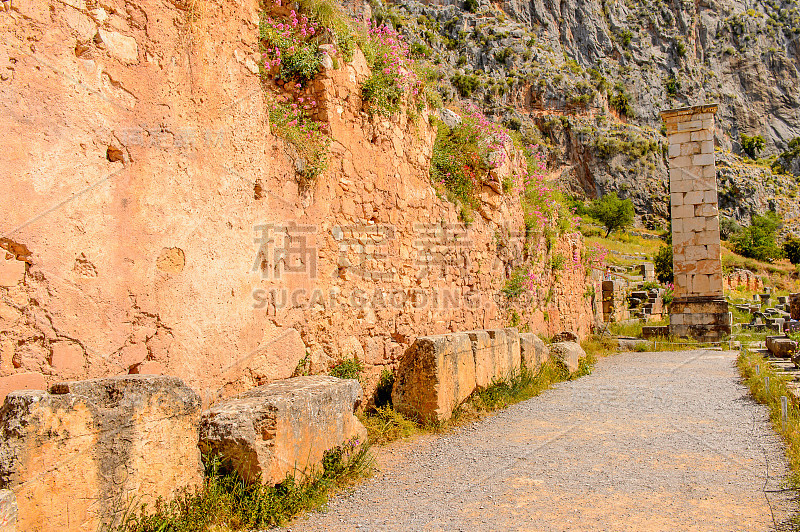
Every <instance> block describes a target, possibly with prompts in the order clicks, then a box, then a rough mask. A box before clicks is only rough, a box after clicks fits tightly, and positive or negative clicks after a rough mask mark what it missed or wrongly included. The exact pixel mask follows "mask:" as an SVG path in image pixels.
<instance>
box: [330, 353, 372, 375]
mask: <svg viewBox="0 0 800 532" xmlns="http://www.w3.org/2000/svg"><path fill="white" fill-rule="evenodd" d="M363 370H364V365H363V364H362V363H361V361H360V360H358V359H357V358H356V357H353V358H345V359H344V360H341V361H339V363H338V364H336V365H335V366H333V367H332V368H331V370H330V371H329V372H328V374H329V375H330V376H331V377H338V378H340V379H360V378H361V372H362V371H363Z"/></svg>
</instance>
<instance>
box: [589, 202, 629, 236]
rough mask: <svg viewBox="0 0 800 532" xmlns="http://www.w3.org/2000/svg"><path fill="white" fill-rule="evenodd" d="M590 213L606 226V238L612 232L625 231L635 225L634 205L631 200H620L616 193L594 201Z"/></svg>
mask: <svg viewBox="0 0 800 532" xmlns="http://www.w3.org/2000/svg"><path fill="white" fill-rule="evenodd" d="M588 211H589V215H590V216H591V217H592V218H595V219H596V220H598V221H599V222H600V223H601V224H603V225H604V226H605V228H606V229H607V231H606V238H608V235H610V234H611V231H617V230H620V229H624V228H625V227H628V226H629V225H631V224H633V203H632V202H631V200H629V199H624V200H623V199H619V197H617V193H616V192H612V193H611V194H606V195H605V196H603V197H602V198H600V199H599V200H594V201H593V202H592V204H591V205H590V206H589V209H588Z"/></svg>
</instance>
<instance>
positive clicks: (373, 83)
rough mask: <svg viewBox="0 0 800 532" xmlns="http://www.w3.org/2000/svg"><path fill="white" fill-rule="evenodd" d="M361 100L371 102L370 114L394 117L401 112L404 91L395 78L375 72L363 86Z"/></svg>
mask: <svg viewBox="0 0 800 532" xmlns="http://www.w3.org/2000/svg"><path fill="white" fill-rule="evenodd" d="M361 98H362V99H363V100H364V101H365V102H369V104H370V105H369V110H370V112H377V113H378V114H381V115H383V116H392V115H393V114H394V113H396V112H398V111H400V103H401V101H402V98H403V90H402V89H401V88H400V87H399V86H398V85H397V83H396V82H395V80H394V78H392V77H390V76H387V75H386V74H384V73H383V72H373V73H372V75H371V76H370V77H369V78H367V79H366V80H365V81H364V83H363V84H362V85H361Z"/></svg>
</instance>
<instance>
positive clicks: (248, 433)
mask: <svg viewBox="0 0 800 532" xmlns="http://www.w3.org/2000/svg"><path fill="white" fill-rule="evenodd" d="M361 397H362V391H361V384H359V382H358V381H357V380H354V379H338V378H336V377H329V376H326V375H314V376H308V377H295V378H292V379H286V380H283V381H280V382H276V383H272V384H267V385H264V386H259V387H257V388H253V389H252V390H249V391H247V392H245V393H243V394H241V395H239V396H237V397H235V398H232V399H228V400H226V401H223V402H221V403H218V404H216V405H214V406H213V407H211V408H210V409H209V410H207V411H205V412H204V413H203V419H202V422H201V424H200V446H201V448H202V449H203V450H204V452H210V453H218V454H220V455H222V457H223V458H225V459H229V460H230V461H231V464H232V465H233V467H234V468H235V469H236V471H238V472H239V474H240V475H241V476H242V478H243V479H245V480H247V481H255V480H259V479H260V480H261V482H264V483H265V484H276V483H279V482H281V481H283V480H284V479H285V478H286V475H287V474H292V475H294V476H295V477H303V476H304V475H306V474H308V473H310V472H311V471H312V470H314V469H318V468H319V467H320V465H321V463H322V457H323V454H324V453H325V451H327V450H329V449H332V448H334V447H336V446H338V445H341V444H342V443H344V442H345V441H348V440H350V439H352V438H358V439H359V440H360V441H361V442H363V441H365V439H366V429H365V428H364V426H363V425H362V424H361V422H360V421H358V419H357V418H356V417H355V415H354V414H353V411H354V410H355V408H356V407H357V406H358V405H359V404H360V402H361Z"/></svg>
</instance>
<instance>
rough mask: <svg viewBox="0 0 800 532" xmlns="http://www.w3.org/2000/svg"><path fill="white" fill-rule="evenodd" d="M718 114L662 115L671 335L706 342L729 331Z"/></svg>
mask: <svg viewBox="0 0 800 532" xmlns="http://www.w3.org/2000/svg"><path fill="white" fill-rule="evenodd" d="M716 112H717V106H716V105H699V106H695V107H684V108H679V109H671V110H668V111H664V112H662V113H661V117H662V118H663V119H664V122H665V123H666V128H667V138H668V140H669V166H670V170H669V175H670V205H671V213H672V254H673V261H672V263H673V271H674V274H675V299H674V300H673V303H672V306H671V308H670V333H671V334H674V335H676V336H690V337H694V338H698V339H702V340H708V341H713V340H718V339H720V338H722V337H723V336H725V335H727V334H730V332H731V323H730V317H729V314H728V303H727V302H726V301H725V298H724V296H723V288H722V260H721V255H720V253H721V251H720V250H721V248H720V233H719V208H718V204H717V181H716V169H715V164H714V115H715V114H716Z"/></svg>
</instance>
